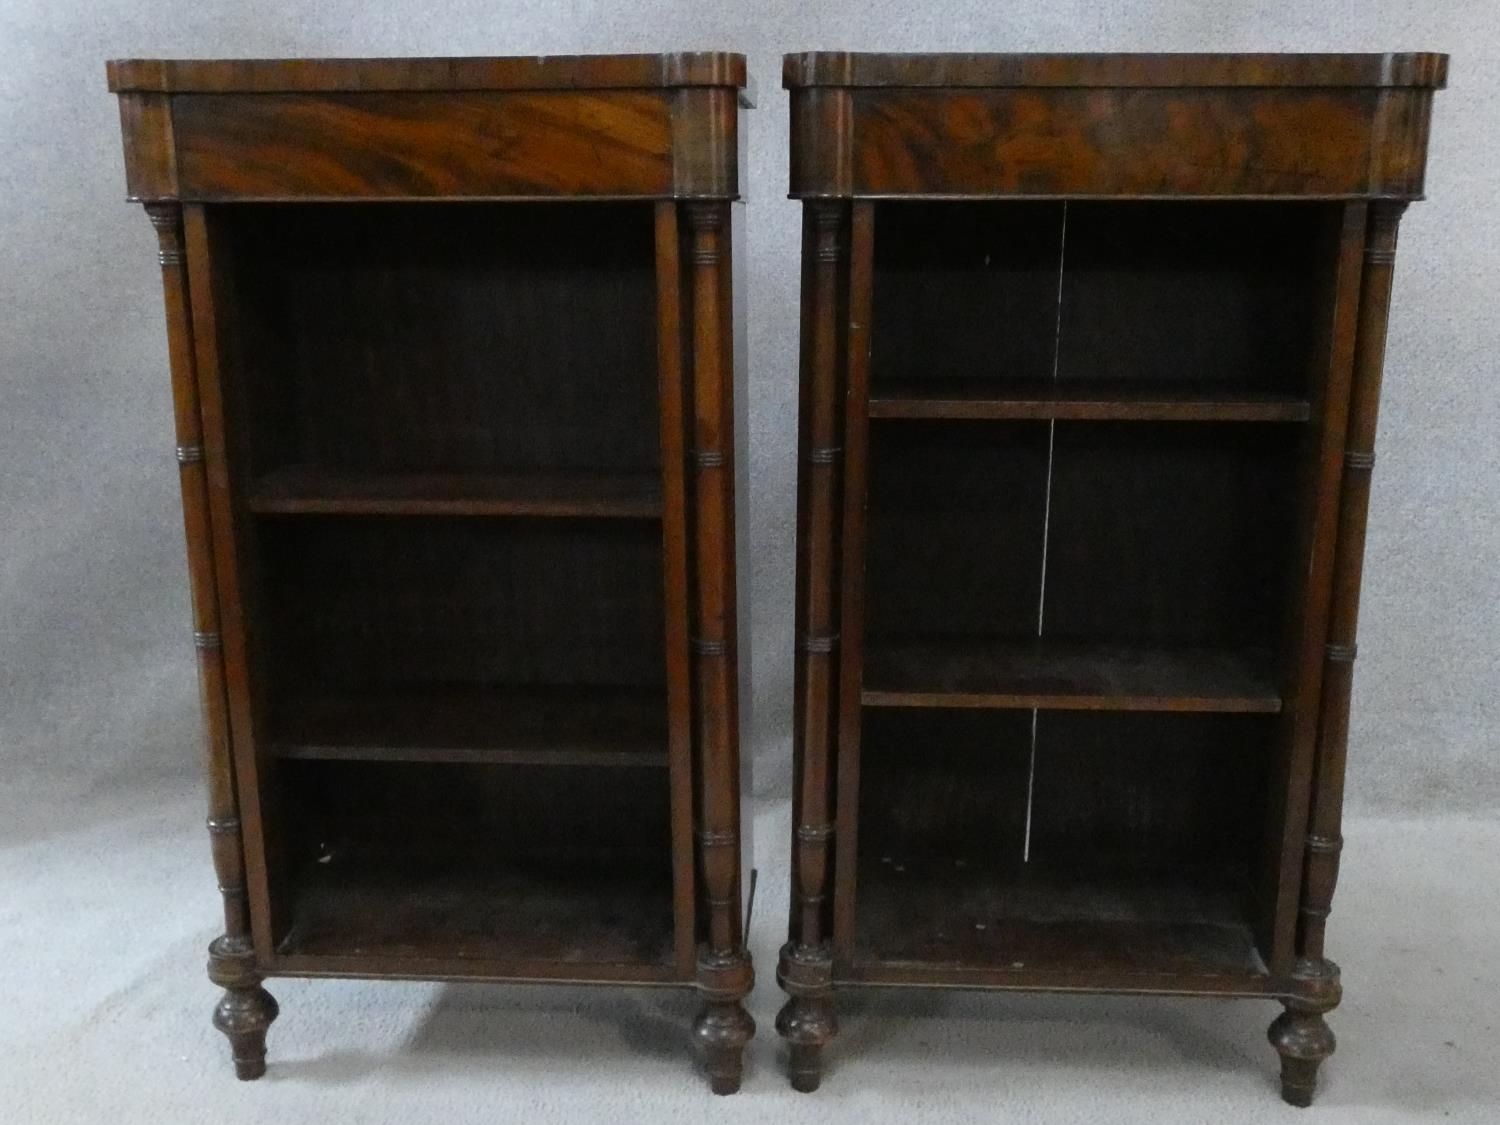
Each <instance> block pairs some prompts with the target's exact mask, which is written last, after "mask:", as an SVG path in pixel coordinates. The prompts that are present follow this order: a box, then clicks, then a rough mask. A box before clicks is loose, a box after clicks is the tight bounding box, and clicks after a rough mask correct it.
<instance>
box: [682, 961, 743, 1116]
mask: <svg viewBox="0 0 1500 1125" xmlns="http://www.w3.org/2000/svg"><path fill="white" fill-rule="evenodd" d="M754 983H755V970H754V969H753V968H752V967H751V964H750V954H749V953H748V952H746V951H745V950H736V951H732V952H722V953H712V952H709V951H708V950H707V949H706V948H705V949H703V950H702V951H701V952H700V953H699V956H698V993H699V995H700V996H702V997H703V1010H702V1011H700V1012H699V1013H698V1018H697V1019H696V1020H694V1021H693V1038H694V1040H696V1041H697V1044H698V1049H699V1051H701V1052H702V1054H703V1062H704V1065H705V1066H706V1068H707V1069H708V1081H709V1085H710V1087H712V1089H713V1092H714V1093H716V1094H733V1093H735V1092H736V1091H737V1090H738V1089H739V1088H740V1079H741V1078H742V1077H743V1075H744V1058H745V1044H746V1043H749V1042H750V1039H751V1038H752V1037H753V1036H754V1035H755V1021H754V1020H753V1019H751V1018H750V1013H749V1012H747V1011H745V1007H744V1004H743V1003H742V1001H743V1000H744V999H745V997H746V996H748V995H749V994H750V989H751V987H752V986H753V985H754Z"/></svg>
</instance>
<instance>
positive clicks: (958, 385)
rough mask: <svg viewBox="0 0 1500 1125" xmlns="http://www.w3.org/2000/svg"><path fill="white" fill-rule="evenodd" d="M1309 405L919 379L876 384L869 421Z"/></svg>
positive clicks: (1252, 411) (1140, 418) (1250, 395)
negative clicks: (878, 385) (879, 419)
mask: <svg viewBox="0 0 1500 1125" xmlns="http://www.w3.org/2000/svg"><path fill="white" fill-rule="evenodd" d="M1310 411H1311V407H1310V405H1309V404H1308V402H1307V401H1306V400H1305V399H1300V398H1297V397H1296V396H1294V395H1279V394H1271V393H1254V392H1245V391H1234V390H1214V389H1213V388H1212V387H1207V388H1204V387H1183V386H1181V385H1177V386H1172V385H1155V386H1153V385H1146V386H1132V385H1128V384H1095V385H1090V384H1084V385H1079V384H1071V383H1069V384H1064V383H1058V382H1051V383H1029V384H1020V385H1012V384H1010V383H1008V382H1006V383H1002V384H1001V385H995V381H988V382H980V381H977V380H960V379H948V380H922V381H912V382H907V383H898V384H891V383H885V384H882V385H881V386H880V387H878V388H877V389H875V390H873V391H872V392H871V395H870V417H871V418H956V419H963V418H992V419H1000V420H1014V419H1043V420H1045V419H1055V420H1061V421H1121V422H1305V421H1307V419H1308V417H1309V414H1310Z"/></svg>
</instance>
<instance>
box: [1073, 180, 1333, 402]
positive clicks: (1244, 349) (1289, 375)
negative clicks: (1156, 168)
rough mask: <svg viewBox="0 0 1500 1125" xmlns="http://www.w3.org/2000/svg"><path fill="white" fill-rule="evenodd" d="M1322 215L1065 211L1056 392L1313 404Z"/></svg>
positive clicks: (1307, 207)
mask: <svg viewBox="0 0 1500 1125" xmlns="http://www.w3.org/2000/svg"><path fill="white" fill-rule="evenodd" d="M1328 212H1329V205H1326V204H1316V203H1313V204H1308V203H1299V204H1290V203H1150V202H1111V203H1104V202H1075V203H1070V204H1068V208H1067V231H1066V238H1065V247H1064V251H1063V268H1062V311H1061V318H1060V321H1059V324H1058V333H1057V347H1058V354H1057V377H1058V379H1059V380H1061V381H1103V382H1130V383H1138V382H1139V383H1168V384H1196V385H1200V386H1204V387H1224V388H1235V389H1242V390H1243V389H1250V390H1257V391H1267V392H1284V393H1302V394H1305V393H1306V387H1307V373H1308V367H1309V364H1310V363H1311V362H1312V360H1313V354H1314V353H1313V349H1314V346H1315V340H1316V326H1317V322H1318V318H1319V315H1320V305H1319V302H1318V301H1317V299H1316V297H1317V289H1316V286H1317V282H1318V278H1319V276H1320V266H1321V262H1320V258H1319V251H1320V247H1321V239H1320V237H1319V235H1320V229H1321V227H1322V225H1323V223H1324V220H1325V217H1326V215H1327V214H1328Z"/></svg>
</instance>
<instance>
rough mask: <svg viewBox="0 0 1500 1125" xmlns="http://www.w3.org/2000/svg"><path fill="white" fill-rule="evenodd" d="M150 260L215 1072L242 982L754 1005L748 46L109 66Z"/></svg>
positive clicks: (251, 1005) (239, 1018) (708, 1031)
mask: <svg viewBox="0 0 1500 1125" xmlns="http://www.w3.org/2000/svg"><path fill="white" fill-rule="evenodd" d="M109 84H110V88H111V90H113V91H114V92H115V93H116V94H118V95H119V99H120V109H121V118H122V124H123V127H124V138H125V161H126V173H127V181H128V187H129V194H130V197H131V198H132V199H134V200H139V201H140V202H142V203H144V204H145V207H146V210H147V212H148V214H149V215H150V218H151V220H152V222H153V223H154V224H155V226H156V230H157V234H158V236H159V240H160V247H161V251H160V259H161V266H162V271H163V282H164V286H165V295H166V312H167V326H168V334H169V345H170V357H171V374H172V387H173V393H174V401H175V408H176V425H177V460H178V461H179V463H180V465H181V470H182V496H183V510H184V515H185V517H186V527H187V540H188V551H189V562H190V571H191V578H192V592H193V612H194V616H195V624H194V630H195V632H194V640H195V643H196V645H197V648H198V651H199V656H200V673H201V686H202V693H203V703H204V709H205V715H206V718H207V765H208V777H209V788H210V804H211V815H210V819H209V825H208V826H209V830H210V833H211V834H212V840H213V848H214V860H215V867H216V870H217V873H218V878H219V883H220V889H221V890H222V892H223V895H224V906H225V932H224V934H223V936H221V937H219V938H218V939H217V940H216V941H214V943H213V945H212V947H211V949H210V957H209V975H210V977H211V978H212V979H213V980H214V981H215V982H216V983H217V984H219V985H220V986H222V987H223V988H224V990H225V991H224V995H223V998H222V1000H221V1001H220V1003H219V1005H218V1007H217V1009H216V1011H215V1014H214V1021H215V1024H216V1026H217V1027H218V1028H219V1029H220V1030H222V1031H223V1032H224V1033H225V1034H227V1035H228V1037H229V1039H230V1042H231V1045H232V1051H233V1056H234V1061H235V1067H236V1071H237V1073H238V1075H239V1077H241V1078H255V1077H258V1076H259V1075H260V1074H261V1073H263V1071H264V1069H265V1038H266V1030H267V1028H268V1026H269V1025H270V1023H271V1021H272V1020H273V1019H274V1018H275V1017H276V1015H277V1006H276V1003H275V1001H274V1000H273V999H272V998H271V997H270V995H269V993H267V992H266V990H265V989H264V987H263V983H262V982H263V980H264V979H265V978H266V977H272V976H288V975H290V976H311V977H319V976H348V977H372V978H403V979H436V980H478V979H483V980H503V981H558V982H571V983H579V982H584V983H599V984H614V985H661V986H690V987H696V988H697V989H698V990H699V992H700V993H701V995H702V999H703V1005H702V1010H701V1013H700V1015H699V1016H698V1019H697V1021H696V1023H695V1027H694V1031H695V1037H696V1039H697V1041H698V1043H699V1045H700V1047H701V1048H702V1049H703V1051H704V1053H705V1056H706V1060H707V1064H708V1070H709V1074H710V1078H711V1081H712V1085H713V1088H714V1090H715V1091H716V1092H719V1093H730V1092H732V1091H733V1090H735V1089H736V1088H737V1087H738V1085H739V1081H740V1073H741V1062H740V1058H741V1052H742V1049H743V1047H744V1044H745V1042H746V1041H747V1040H748V1038H749V1037H750V1035H751V1034H752V1032H753V1027H754V1025H753V1023H752V1021H751V1020H750V1018H749V1016H748V1015H747V1014H746V1013H745V1011H744V1009H743V1007H742V1006H741V1003H740V1001H741V999H742V998H743V997H744V996H745V995H746V994H747V993H748V991H749V989H750V985H751V980H752V974H751V964H750V958H749V955H748V953H747V952H746V949H745V943H744V927H745V916H746V911H747V903H746V898H747V896H748V893H749V892H750V889H751V880H750V879H749V876H748V871H749V868H748V864H747V863H745V862H743V859H744V856H746V855H748V850H747V849H748V843H749V841H748V827H749V822H748V820H746V819H744V818H742V816H741V811H740V799H741V778H740V768H741V761H740V756H739V742H740V718H741V716H740V710H739V694H740V689H741V683H740V677H741V674H742V673H743V672H747V671H748V667H749V662H748V653H747V649H746V646H745V639H744V638H743V637H742V635H741V634H740V633H739V631H738V630H737V628H736V621H737V616H738V612H739V600H738V595H739V591H740V583H739V574H740V568H739V566H738V563H737V560H736V557H735V551H736V539H735V527H736V524H737V522H742V521H743V515H742V514H741V515H738V516H737V514H736V504H737V502H738V503H742V502H743V489H739V490H737V489H736V480H735V478H736V468H737V466H741V465H742V464H743V451H744V450H743V444H744V412H743V405H744V395H743V393H742V392H743V387H742V385H741V386H739V387H737V386H736V379H737V378H741V379H742V378H743V376H744V372H745V358H746V357H745V354H744V347H743V342H744V337H743V332H742V329H743V324H744V312H743V298H744V286H743V282H742V280H740V279H739V278H737V276H736V269H737V267H738V266H739V265H740V264H741V262H742V258H743V255H742V254H739V253H737V252H736V251H735V249H734V244H735V240H736V238H737V236H738V235H739V227H740V226H741V224H740V223H739V222H738V221H737V219H736V218H735V214H734V213H735V212H736V210H737V208H736V207H735V206H734V205H733V204H734V201H736V200H737V199H738V198H739V155H738V136H739V126H740V116H741V109H742V107H743V106H745V105H748V100H746V99H745V98H744V96H743V93H742V91H743V88H744V86H745V66H744V60H743V58H742V57H741V56H738V55H729V54H679V55H660V56H656V55H652V56H645V55H640V56H614V57H571V58H569V57H559V58H541V59H537V58H532V59H524V58H523V59H506V58H490V59H484V58H473V59H404V60H403V59H371V60H263V61H157V60H129V61H121V62H115V63H111V64H110V67H109Z"/></svg>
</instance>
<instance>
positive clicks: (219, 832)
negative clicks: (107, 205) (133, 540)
mask: <svg viewBox="0 0 1500 1125" xmlns="http://www.w3.org/2000/svg"><path fill="white" fill-rule="evenodd" d="M146 214H147V216H149V217H150V219H151V225H152V226H153V227H155V228H156V237H157V242H158V245H159V248H160V249H159V253H158V258H159V259H160V261H161V268H162V291H163V296H164V299H165V304H166V317H167V346H168V355H169V362H170V366H171V375H172V412H173V416H174V419H175V422H176V431H177V464H178V467H179V469H180V472H181V483H182V515H183V524H184V531H185V533H186V537H187V556H188V579H189V585H190V589H191V593H192V606H193V644H194V647H195V648H196V649H197V653H198V686H199V692H200V694H201V697H202V705H203V719H204V727H205V737H204V752H205V758H206V766H207V769H206V771H205V772H206V774H207V777H208V831H209V838H210V841H211V843H212V846H213V861H214V873H215V875H216V876H217V878H218V883H219V892H220V894H221V895H222V896H223V899H224V933H223V934H222V935H221V936H219V937H217V938H215V939H214V941H213V942H212V943H211V944H210V945H209V947H208V977H209V979H210V980H211V981H213V982H214V984H216V985H218V986H219V987H221V988H222V989H224V995H223V996H222V997H221V998H220V1000H219V1002H218V1004H217V1006H216V1007H215V1008H214V1015H213V1022H214V1026H215V1027H216V1028H218V1029H219V1030H220V1031H222V1032H223V1033H224V1034H225V1035H226V1036H228V1037H229V1044H230V1050H231V1052H232V1053H233V1056H234V1072H235V1075H236V1076H237V1077H239V1078H242V1079H251V1078H259V1077H260V1076H261V1075H262V1074H264V1073H265V1072H266V1030H267V1029H268V1028H269V1027H270V1026H271V1022H272V1021H273V1020H274V1019H275V1018H276V1015H277V1011H278V1009H277V1005H276V1001H275V999H274V998H273V997H272V996H271V994H270V993H269V992H267V991H266V990H265V989H264V988H263V987H261V982H262V981H263V979H264V978H263V977H262V976H261V974H260V973H259V972H258V971H257V969H256V965H255V950H254V948H253V945H252V942H251V938H250V903H249V898H248V895H247V892H246V889H245V848H244V841H243V837H242V835H241V829H240V809H239V798H238V794H237V792H236V789H235V781H234V764H233V761H232V759H231V755H230V738H229V712H228V701H227V697H226V695H225V686H224V659H223V653H222V651H221V645H220V639H219V598H218V591H217V588H216V583H215V574H214V562H213V539H212V532H211V530H210V526H209V514H208V513H209V509H208V473H207V467H206V465H205V462H204V457H203V420H202V416H201V414H200V412H199V405H198V373H197V365H196V361H195V359H194V351H193V327H192V317H191V314H190V305H189V300H188V278H187V261H186V255H185V253H184V248H183V230H182V207H181V205H179V204H176V203H148V204H146Z"/></svg>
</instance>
